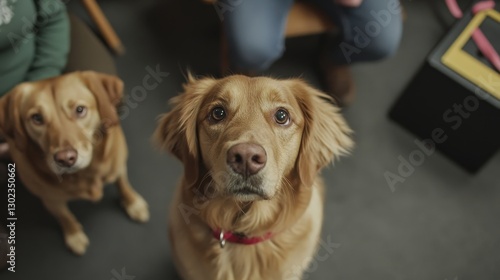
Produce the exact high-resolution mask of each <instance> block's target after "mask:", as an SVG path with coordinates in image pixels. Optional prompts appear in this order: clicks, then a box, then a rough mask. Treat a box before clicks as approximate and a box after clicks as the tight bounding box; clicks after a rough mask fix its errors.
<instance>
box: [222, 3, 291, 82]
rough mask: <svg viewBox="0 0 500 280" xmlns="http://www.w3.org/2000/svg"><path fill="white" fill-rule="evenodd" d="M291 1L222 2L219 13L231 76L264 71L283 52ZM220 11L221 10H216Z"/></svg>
mask: <svg viewBox="0 0 500 280" xmlns="http://www.w3.org/2000/svg"><path fill="white" fill-rule="evenodd" d="M292 4H293V0H251V1H242V0H239V1H234V0H222V1H219V3H218V4H217V5H227V6H226V7H231V9H229V8H228V9H227V10H226V11H225V12H224V13H221V14H220V15H221V17H220V18H221V20H223V23H224V29H225V33H226V36H227V44H228V49H229V57H230V67H231V70H232V71H233V72H244V73H252V72H259V71H263V70H265V69H267V68H268V67H269V66H270V65H271V64H272V63H273V62H274V61H276V60H277V59H278V58H280V57H281V55H282V54H283V52H284V50H285V44H284V41H285V38H284V37H285V35H284V33H285V28H286V19H287V16H288V12H289V10H290V8H291V6H292ZM219 7H223V6H219Z"/></svg>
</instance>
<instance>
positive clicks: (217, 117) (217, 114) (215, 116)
mask: <svg viewBox="0 0 500 280" xmlns="http://www.w3.org/2000/svg"><path fill="white" fill-rule="evenodd" d="M210 116H211V118H212V120H214V121H217V122H218V121H222V120H223V119H224V118H225V117H226V111H225V110H224V108H222V107H215V108H214V109H213V110H212V113H211V114H210Z"/></svg>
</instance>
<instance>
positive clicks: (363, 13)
mask: <svg viewBox="0 0 500 280" xmlns="http://www.w3.org/2000/svg"><path fill="white" fill-rule="evenodd" d="M309 1H311V2H313V3H315V4H316V5H318V6H319V7H320V8H321V9H322V10H323V11H325V12H326V13H327V14H328V16H329V17H330V18H331V19H332V21H333V22H334V23H335V25H336V26H337V27H338V31H339V36H337V37H336V38H329V40H326V44H325V49H324V51H323V53H322V55H321V56H320V67H321V70H322V72H323V73H322V74H323V76H322V79H323V83H324V85H325V87H326V88H327V90H328V92H329V93H330V95H331V96H332V97H333V98H335V99H336V100H337V101H338V103H339V104H340V105H342V106H345V105H348V104H349V103H350V102H352V100H353V98H354V83H353V80H352V77H351V72H350V68H349V64H350V63H355V62H363V61H373V60H379V59H382V58H385V57H388V56H390V55H392V54H394V53H395V51H396V50H397V48H398V46H399V42H400V39H401V35H402V19H401V18H402V17H401V6H400V3H399V0H377V1H374V0H371V1H369V0H364V1H363V2H362V4H361V5H360V6H359V7H356V8H348V7H341V6H339V5H336V4H335V3H334V1H333V0H309Z"/></svg>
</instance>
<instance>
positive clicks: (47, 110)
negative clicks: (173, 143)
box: [0, 72, 149, 255]
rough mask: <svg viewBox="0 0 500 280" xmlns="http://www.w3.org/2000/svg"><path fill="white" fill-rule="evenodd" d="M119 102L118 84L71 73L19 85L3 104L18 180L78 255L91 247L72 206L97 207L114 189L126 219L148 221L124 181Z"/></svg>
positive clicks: (2, 124)
mask: <svg viewBox="0 0 500 280" xmlns="http://www.w3.org/2000/svg"><path fill="white" fill-rule="evenodd" d="M122 95H123V83H122V81H121V80H120V79H118V78H117V77H114V76H109V75H104V74H98V73H95V72H75V73H71V74H66V75H63V76H60V77H56V78H52V79H47V80H42V81H37V82H26V83H22V84H20V85H18V86H17V87H15V88H14V89H13V90H12V91H11V92H9V93H8V94H7V95H5V96H3V97H2V98H1V99H0V132H1V134H2V135H3V136H4V137H5V138H6V140H7V143H8V144H9V148H10V154H11V156H12V159H13V161H14V162H15V164H16V171H17V174H18V175H19V177H20V179H21V180H22V181H23V183H24V185H25V186H26V187H27V188H28V189H29V190H30V191H31V192H32V193H33V194H34V195H36V196H38V197H39V198H40V199H41V200H42V202H43V204H44V206H45V207H46V208H47V210H48V211H49V212H50V213H51V214H52V215H53V216H54V217H55V218H56V219H57V220H58V222H59V223H60V225H61V227H62V230H63V234H64V239H65V243H66V245H67V246H68V247H69V249H70V250H71V251H73V252H74V253H75V254H77V255H82V254H84V253H85V251H86V249H87V246H88V245H89V240H88V238H87V236H86V235H85V233H84V232H83V229H82V226H81V225H80V223H79V222H78V221H77V219H76V218H75V216H74V215H73V214H72V213H71V212H70V210H69V209H68V206H67V203H68V202H69V201H71V200H75V199H85V200H90V201H98V200H100V199H101V197H102V194H103V186H104V185H105V184H108V183H116V185H117V186H118V188H119V190H120V193H121V199H122V202H123V206H124V208H125V210H126V211H127V213H128V215H129V216H130V218H131V219H132V220H134V221H138V222H146V221H147V220H148V219H149V212H148V205H147V203H146V202H145V200H144V199H143V198H142V197H141V196H140V195H139V194H138V193H137V192H136V191H135V190H134V189H133V188H132V186H131V185H130V183H129V180H128V177H127V164H126V161H127V152H128V151H127V144H126V142H125V136H124V134H123V131H122V128H121V126H120V125H119V116H118V114H117V111H116V105H117V104H118V103H119V101H120V100H121V97H122Z"/></svg>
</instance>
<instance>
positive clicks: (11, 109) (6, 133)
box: [0, 83, 29, 150]
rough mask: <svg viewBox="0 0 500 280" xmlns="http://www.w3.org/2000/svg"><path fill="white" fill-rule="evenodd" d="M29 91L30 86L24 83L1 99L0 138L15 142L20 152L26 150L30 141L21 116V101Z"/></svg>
mask: <svg viewBox="0 0 500 280" xmlns="http://www.w3.org/2000/svg"><path fill="white" fill-rule="evenodd" d="M27 90H29V86H28V85H27V84H25V83H23V84H20V85H18V86H16V87H15V88H14V89H12V90H11V91H10V92H8V93H7V94H6V95H4V96H3V97H2V98H0V136H2V137H5V138H10V139H12V140H14V141H15V143H16V146H17V148H18V149H19V150H24V149H25V147H26V144H27V141H28V139H27V134H26V132H25V130H24V126H23V121H22V119H21V117H22V116H21V114H20V111H21V99H22V96H23V94H24V93H25V91H27Z"/></svg>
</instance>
